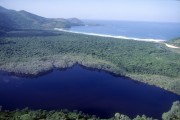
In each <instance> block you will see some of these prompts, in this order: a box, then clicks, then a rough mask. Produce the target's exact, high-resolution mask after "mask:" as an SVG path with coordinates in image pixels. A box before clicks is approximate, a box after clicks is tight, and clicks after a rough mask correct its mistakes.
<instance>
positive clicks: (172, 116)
mask: <svg viewBox="0 0 180 120" xmlns="http://www.w3.org/2000/svg"><path fill="white" fill-rule="evenodd" d="M162 119H163V120H179V119H180V102H179V101H176V102H174V103H173V105H172V107H171V109H170V111H168V112H166V113H163V115H162ZM0 120H155V119H153V118H151V117H146V116H145V115H142V116H139V115H137V116H136V117H135V118H129V117H128V116H126V115H123V114H120V113H115V115H114V116H112V117H111V118H108V119H102V118H99V117H97V116H95V115H88V114H85V113H83V112H82V111H77V110H74V111H68V110H66V109H65V110H56V111H55V110H52V111H46V110H41V109H40V110H30V109H28V108H25V109H22V110H15V111H8V110H2V109H1V107H0Z"/></svg>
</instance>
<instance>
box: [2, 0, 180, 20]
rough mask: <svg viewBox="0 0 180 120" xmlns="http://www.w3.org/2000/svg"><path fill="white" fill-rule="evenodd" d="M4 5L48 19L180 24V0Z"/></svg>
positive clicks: (13, 0) (49, 0)
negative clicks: (74, 18) (73, 18)
mask: <svg viewBox="0 0 180 120" xmlns="http://www.w3.org/2000/svg"><path fill="white" fill-rule="evenodd" d="M0 6H3V7H5V8H8V9H14V10H26V11H28V12H31V13H34V14H37V15H40V16H43V17H48V18H72V17H76V18H79V19H98V20H123V21H155V22H179V23H180V0H0Z"/></svg>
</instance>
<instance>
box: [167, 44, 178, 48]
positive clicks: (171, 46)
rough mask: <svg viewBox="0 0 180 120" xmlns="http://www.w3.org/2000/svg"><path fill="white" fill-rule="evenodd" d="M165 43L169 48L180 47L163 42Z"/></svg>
mask: <svg viewBox="0 0 180 120" xmlns="http://www.w3.org/2000/svg"><path fill="white" fill-rule="evenodd" d="M165 45H166V46H167V47H169V48H180V47H176V46H173V45H169V44H167V43H165Z"/></svg>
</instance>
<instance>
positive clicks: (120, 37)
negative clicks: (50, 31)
mask: <svg viewBox="0 0 180 120" xmlns="http://www.w3.org/2000/svg"><path fill="white" fill-rule="evenodd" d="M54 30H59V31H63V32H69V33H77V34H84V35H92V36H99V37H109V38H118V39H127V40H136V41H146V42H164V41H165V40H161V39H141V38H133V37H125V36H113V35H105V34H96V33H85V32H76V31H71V30H64V29H59V28H54Z"/></svg>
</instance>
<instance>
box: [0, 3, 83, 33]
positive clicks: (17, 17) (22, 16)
mask: <svg viewBox="0 0 180 120" xmlns="http://www.w3.org/2000/svg"><path fill="white" fill-rule="evenodd" d="M0 16H1V17H0V32H1V33H3V32H5V31H9V30H13V29H52V28H54V27H58V28H69V27H71V26H79V25H83V22H82V21H80V20H79V19H77V18H70V19H63V18H45V17H41V16H38V15H35V14H32V13H29V12H27V11H24V10H21V11H15V10H9V9H6V8H4V7H2V6H0Z"/></svg>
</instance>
